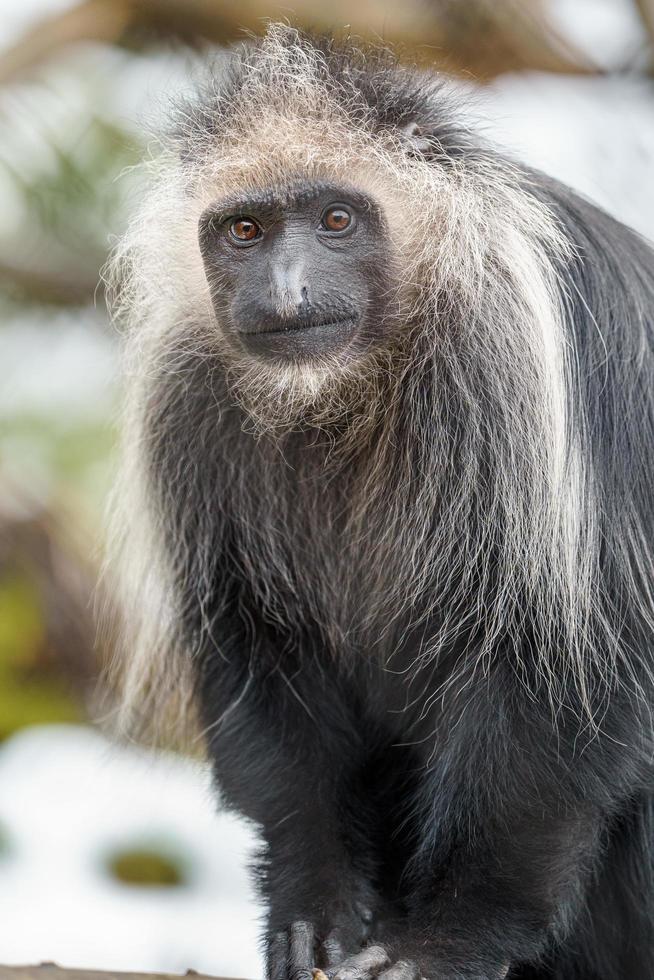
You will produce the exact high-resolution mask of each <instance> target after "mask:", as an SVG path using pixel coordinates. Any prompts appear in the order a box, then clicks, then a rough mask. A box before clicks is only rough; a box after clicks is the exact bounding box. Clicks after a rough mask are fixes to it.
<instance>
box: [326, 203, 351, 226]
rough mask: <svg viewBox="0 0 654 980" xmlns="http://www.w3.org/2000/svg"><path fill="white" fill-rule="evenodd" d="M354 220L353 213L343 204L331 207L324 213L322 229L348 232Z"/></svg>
mask: <svg viewBox="0 0 654 980" xmlns="http://www.w3.org/2000/svg"><path fill="white" fill-rule="evenodd" d="M353 220H354V219H353V216H352V213H351V212H350V211H348V209H347V208H346V207H344V206H343V205H342V204H336V205H331V206H330V207H328V208H327V209H326V211H324V212H323V215H322V218H321V219H320V227H321V228H322V229H323V230H324V231H347V229H348V228H350V227H351V225H352V222H353Z"/></svg>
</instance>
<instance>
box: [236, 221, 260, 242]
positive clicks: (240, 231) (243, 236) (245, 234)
mask: <svg viewBox="0 0 654 980" xmlns="http://www.w3.org/2000/svg"><path fill="white" fill-rule="evenodd" d="M229 233H230V235H231V236H232V238H235V239H236V241H237V242H240V243H241V244H247V243H249V242H255V241H256V240H257V239H258V238H260V237H261V228H260V227H259V225H258V224H257V223H256V221H253V220H252V218H235V219H234V220H233V221H232V222H231V224H230V226H229Z"/></svg>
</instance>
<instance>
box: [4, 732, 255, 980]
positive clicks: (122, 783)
mask: <svg viewBox="0 0 654 980" xmlns="http://www.w3.org/2000/svg"><path fill="white" fill-rule="evenodd" d="M0 827H1V828H2V832H3V837H4V838H6V839H7V847H6V852H5V853H4V854H2V853H0V922H2V930H1V931H0V962H2V963H7V964H20V963H34V962H38V961H40V960H55V961H56V962H58V963H60V964H63V965H66V966H70V967H74V966H79V967H89V966H94V967H102V968H105V969H116V970H121V969H122V970H150V971H156V970H161V971H171V972H183V971H185V970H186V969H187V968H194V969H196V970H198V971H203V972H207V973H213V974H216V975H219V976H226V977H229V976H232V977H250V978H256V977H258V976H260V975H261V963H260V959H259V955H258V947H257V937H258V925H257V919H258V916H259V909H258V907H257V906H256V904H255V901H254V895H253V892H252V889H251V887H250V884H249V880H248V877H247V874H246V871H245V868H246V865H247V863H248V860H249V858H250V856H251V854H252V851H253V848H254V847H255V846H256V838H255V835H254V833H253V832H252V830H251V829H250V828H249V827H248V826H247V825H246V824H245V822H244V821H242V820H240V819H238V818H236V817H234V816H232V815H229V814H227V813H225V812H221V813H218V812H217V811H216V807H215V805H214V803H213V802H212V798H211V793H210V788H209V779H208V773H207V772H206V770H205V769H203V768H202V767H200V766H199V765H197V764H194V763H191V762H188V761H186V760H183V759H180V758H178V757H176V756H172V755H158V754H154V753H150V752H147V751H145V750H142V749H137V748H124V747H118V746H116V745H112V744H111V743H109V742H108V741H106V740H105V739H104V738H103V737H101V736H100V735H99V734H97V733H96V732H94V731H92V730H91V729H88V728H83V727H81V726H47V727H46V726H44V727H40V728H32V729H30V730H27V731H24V732H22V733H19V734H18V735H16V736H14V737H13V738H12V739H11V740H10V741H9V742H7V743H6V744H5V745H4V746H2V748H1V749H0ZM148 844H150V845H154V846H157V847H159V848H160V849H161V850H162V851H163V853H166V852H169V853H170V854H171V855H179V856H181V857H182V858H183V860H184V864H185V866H188V884H186V885H184V886H181V887H177V888H175V887H172V888H161V887H160V888H143V887H136V886H127V885H123V884H120V883H119V882H118V881H116V880H112V878H111V877H110V876H109V875H108V874H107V872H106V870H105V867H104V862H105V861H106V859H107V857H108V855H109V854H111V853H113V852H114V851H115V850H116V849H120V848H124V847H139V846H144V845H148Z"/></svg>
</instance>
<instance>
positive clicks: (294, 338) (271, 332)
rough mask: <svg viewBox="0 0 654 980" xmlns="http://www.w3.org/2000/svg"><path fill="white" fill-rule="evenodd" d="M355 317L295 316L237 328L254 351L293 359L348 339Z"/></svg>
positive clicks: (332, 347)
mask: <svg viewBox="0 0 654 980" xmlns="http://www.w3.org/2000/svg"><path fill="white" fill-rule="evenodd" d="M357 322H358V318H357V317H356V316H352V315H350V316H347V317H324V318H321V319H319V318H316V317H311V318H295V319H293V320H283V321H281V320H273V321H266V322H265V323H261V322H258V323H256V324H255V325H253V326H252V327H251V328H248V329H241V330H239V337H240V340H241V343H242V344H243V345H244V346H245V347H246V348H247V349H248V350H249V351H250V352H251V353H253V354H259V355H264V356H265V355H269V356H271V355H272V356H277V357H282V358H283V357H287V358H288V357H290V358H295V359H302V358H310V357H312V356H318V355H320V354H328V353H331V352H334V351H336V350H338V349H339V348H341V347H344V346H345V345H346V344H347V343H348V342H349V340H350V339H351V337H352V335H353V333H354V331H355V328H356V325H357Z"/></svg>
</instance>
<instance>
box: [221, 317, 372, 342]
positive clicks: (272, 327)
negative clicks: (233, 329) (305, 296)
mask: <svg viewBox="0 0 654 980" xmlns="http://www.w3.org/2000/svg"><path fill="white" fill-rule="evenodd" d="M355 321H356V317H355V316H354V315H353V314H349V315H348V316H340V317H334V316H331V317H324V318H323V319H319V318H316V317H310V318H300V317H295V318H294V319H292V320H268V321H265V322H263V323H262V322H258V323H255V324H253V325H252V326H246V327H240V328H239V329H238V332H239V333H240V334H246V335H247V336H249V337H252V336H258V335H260V334H267V335H269V336H276V335H280V334H288V333H297V332H298V331H307V330H321V329H330V328H338V327H343V326H347V325H350V326H353V325H354V323H355Z"/></svg>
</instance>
